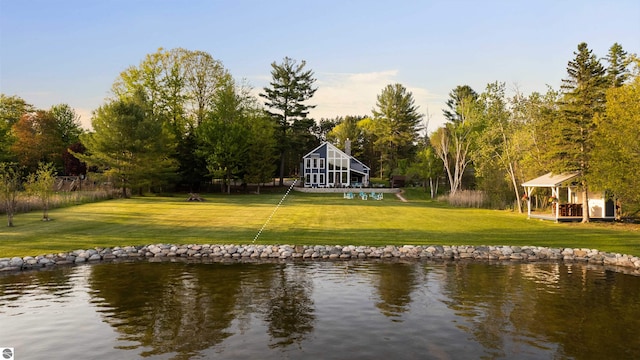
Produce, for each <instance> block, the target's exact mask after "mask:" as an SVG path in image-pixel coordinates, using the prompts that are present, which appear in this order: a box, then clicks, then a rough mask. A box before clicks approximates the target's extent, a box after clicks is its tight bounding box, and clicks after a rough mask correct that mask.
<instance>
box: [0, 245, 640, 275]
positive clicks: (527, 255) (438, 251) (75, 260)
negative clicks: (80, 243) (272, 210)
mask: <svg viewBox="0 0 640 360" xmlns="http://www.w3.org/2000/svg"><path fill="white" fill-rule="evenodd" d="M176 258H183V259H191V260H197V259H201V260H205V259H207V260H209V261H249V260H251V261H261V260H279V261H282V260H310V261H312V260H372V259H375V260H409V259H416V260H421V259H422V260H450V261H451V260H452V261H457V260H478V261H502V262H539V261H558V262H583V263H588V264H594V265H604V266H608V267H614V268H616V269H617V271H622V272H626V273H631V274H635V275H640V257H638V256H631V255H623V254H614V253H606V252H601V251H598V250H595V249H571V248H546V247H537V246H466V245H458V246H444V245H415V246H414V245H404V246H383V247H371V246H353V245H349V246H339V245H309V246H302V245H296V246H292V245H209V244H205V245H196V244H191V245H170V244H152V245H144V246H124V247H114V248H94V249H88V250H75V251H72V252H63V253H58V254H47V255H39V256H35V257H33V256H25V257H22V258H21V257H13V258H0V272H6V271H20V270H29V269H38V268H44V267H51V266H55V265H65V264H82V263H87V262H99V261H114V260H122V259H148V260H161V259H176Z"/></svg>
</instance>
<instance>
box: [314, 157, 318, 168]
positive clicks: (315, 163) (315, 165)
mask: <svg viewBox="0 0 640 360" xmlns="http://www.w3.org/2000/svg"><path fill="white" fill-rule="evenodd" d="M313 168H314V169H317V168H318V158H313Z"/></svg>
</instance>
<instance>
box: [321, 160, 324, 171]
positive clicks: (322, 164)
mask: <svg viewBox="0 0 640 360" xmlns="http://www.w3.org/2000/svg"><path fill="white" fill-rule="evenodd" d="M320 169H324V159H323V158H321V159H320Z"/></svg>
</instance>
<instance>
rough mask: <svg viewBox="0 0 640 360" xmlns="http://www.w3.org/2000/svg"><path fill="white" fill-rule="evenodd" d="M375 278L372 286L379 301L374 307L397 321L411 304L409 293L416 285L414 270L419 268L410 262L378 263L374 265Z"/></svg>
mask: <svg viewBox="0 0 640 360" xmlns="http://www.w3.org/2000/svg"><path fill="white" fill-rule="evenodd" d="M374 268H375V270H376V275H377V279H375V282H374V286H375V288H376V290H377V292H378V296H379V298H380V301H379V302H378V303H377V304H376V307H378V309H380V311H381V312H382V313H383V314H384V315H386V316H390V317H394V318H396V319H398V321H399V315H400V314H402V313H404V312H405V311H407V309H408V307H409V305H410V304H411V293H412V292H413V291H414V290H415V287H416V282H417V281H416V280H417V279H416V278H417V275H416V271H418V270H420V268H418V267H416V266H414V264H412V263H379V264H376V265H374Z"/></svg>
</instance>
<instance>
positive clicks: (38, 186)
mask: <svg viewBox="0 0 640 360" xmlns="http://www.w3.org/2000/svg"><path fill="white" fill-rule="evenodd" d="M55 181H56V169H55V166H54V165H53V164H51V163H42V162H41V163H40V164H38V169H37V170H36V172H35V173H31V174H29V176H28V177H27V182H26V184H25V189H26V190H27V193H28V194H30V195H34V196H36V197H37V198H39V199H40V202H41V203H42V221H49V220H51V219H50V218H49V207H50V205H51V197H52V196H53V193H54V191H53V185H54V184H55Z"/></svg>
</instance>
